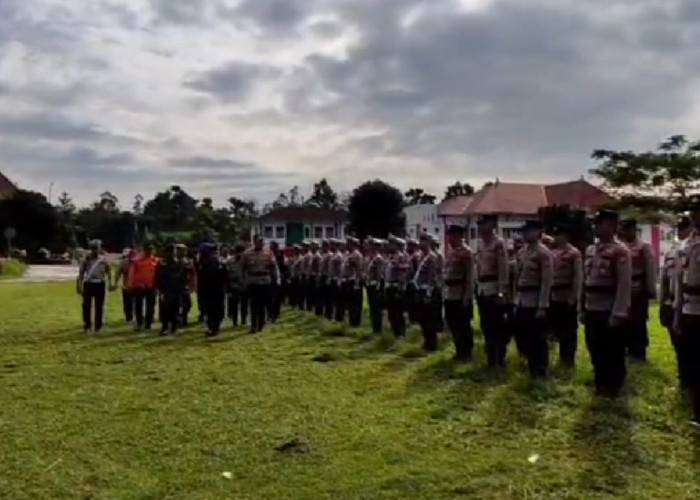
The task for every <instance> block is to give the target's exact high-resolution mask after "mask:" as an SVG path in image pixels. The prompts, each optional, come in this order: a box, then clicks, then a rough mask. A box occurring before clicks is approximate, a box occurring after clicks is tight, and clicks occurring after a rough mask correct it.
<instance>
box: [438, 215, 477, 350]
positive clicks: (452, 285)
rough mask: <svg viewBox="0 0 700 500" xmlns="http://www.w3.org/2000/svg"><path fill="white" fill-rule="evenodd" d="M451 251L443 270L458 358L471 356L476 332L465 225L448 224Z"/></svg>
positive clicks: (447, 310)
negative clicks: (473, 326)
mask: <svg viewBox="0 0 700 500" xmlns="http://www.w3.org/2000/svg"><path fill="white" fill-rule="evenodd" d="M447 241H448V245H449V248H448V253H447V259H446V261H445V270H444V280H443V281H444V300H445V322H446V323H447V326H448V328H449V329H450V332H451V333H452V339H453V341H454V344H455V351H456V352H455V357H454V359H455V361H458V362H467V361H470V360H471V358H472V351H473V349H474V332H473V331H472V317H473V314H474V306H473V300H474V255H473V253H472V250H471V248H469V246H468V245H467V244H466V243H465V242H464V228H463V227H462V226H458V225H451V226H449V227H448V228H447Z"/></svg>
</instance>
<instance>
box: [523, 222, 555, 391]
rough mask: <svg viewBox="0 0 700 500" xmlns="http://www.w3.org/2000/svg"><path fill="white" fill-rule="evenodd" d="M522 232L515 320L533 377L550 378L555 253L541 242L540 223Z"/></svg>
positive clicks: (530, 225) (526, 227)
mask: <svg viewBox="0 0 700 500" xmlns="http://www.w3.org/2000/svg"><path fill="white" fill-rule="evenodd" d="M522 231H523V236H524V239H525V247H523V248H522V249H521V250H520V252H518V267H517V271H516V272H517V278H516V280H517V281H516V283H517V295H516V298H515V307H516V312H515V317H516V322H517V325H518V334H519V335H521V336H522V337H521V339H522V340H521V342H522V345H523V346H524V347H525V355H526V356H527V361H528V368H529V370H530V376H532V377H546V376H547V369H548V367H549V344H548V342H547V328H546V318H547V311H548V309H549V296H550V293H551V290H552V279H553V277H554V269H553V264H552V254H551V252H550V251H549V249H548V248H547V247H546V246H544V244H543V243H542V242H541V240H540V236H541V235H542V224H541V223H540V221H538V220H529V221H527V222H526V223H525V225H524V226H523V228H522Z"/></svg>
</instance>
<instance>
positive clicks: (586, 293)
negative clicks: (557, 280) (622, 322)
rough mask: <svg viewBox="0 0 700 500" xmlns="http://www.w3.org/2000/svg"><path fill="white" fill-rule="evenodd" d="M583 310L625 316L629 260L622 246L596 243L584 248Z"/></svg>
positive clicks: (629, 295) (628, 297)
mask: <svg viewBox="0 0 700 500" xmlns="http://www.w3.org/2000/svg"><path fill="white" fill-rule="evenodd" d="M583 270H584V271H583V283H584V290H583V300H582V305H583V310H584V311H592V312H609V313H611V314H612V315H613V316H617V317H621V318H626V317H628V316H629V312H630V306H631V300H632V259H631V257H630V252H629V249H628V248H627V246H626V245H625V244H624V243H621V242H619V241H617V240H613V241H612V242H610V243H600V242H599V243H596V244H594V245H590V246H589V247H588V248H587V249H586V261H585V263H584V267H583Z"/></svg>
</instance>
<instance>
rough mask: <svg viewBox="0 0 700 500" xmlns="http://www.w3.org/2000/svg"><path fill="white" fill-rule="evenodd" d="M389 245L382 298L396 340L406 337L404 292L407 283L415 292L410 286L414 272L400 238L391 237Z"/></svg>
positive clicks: (413, 286)
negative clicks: (383, 297)
mask: <svg viewBox="0 0 700 500" xmlns="http://www.w3.org/2000/svg"><path fill="white" fill-rule="evenodd" d="M389 245H390V249H389V253H388V258H387V265H386V275H385V278H384V282H385V287H384V290H385V291H384V296H385V300H386V309H387V316H388V319H389V325H390V326H391V331H392V332H393V333H394V336H395V337H397V338H398V337H405V336H406V315H405V312H406V307H407V301H408V297H407V294H406V292H407V290H408V285H409V282H410V283H411V289H412V290H414V291H415V285H413V284H412V281H413V277H414V276H415V272H413V271H412V268H411V262H410V258H409V256H408V254H406V253H405V252H404V245H405V242H404V241H403V240H402V239H401V238H397V237H395V236H391V237H390V238H389ZM413 298H414V297H412V299H413Z"/></svg>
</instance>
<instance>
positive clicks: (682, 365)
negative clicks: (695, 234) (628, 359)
mask: <svg viewBox="0 0 700 500" xmlns="http://www.w3.org/2000/svg"><path fill="white" fill-rule="evenodd" d="M692 230H693V225H692V223H691V220H690V217H689V216H688V215H682V216H680V217H679V218H678V221H677V222H676V236H677V238H676V241H675V242H674V244H673V246H672V248H671V249H670V250H669V251H668V252H666V255H665V256H664V262H663V267H662V271H661V287H660V289H661V296H660V302H661V307H660V308H659V319H660V321H661V324H662V325H663V326H664V327H665V328H667V329H668V332H669V335H670V337H671V343H672V344H673V348H674V349H675V351H676V360H677V366H678V381H679V383H680V385H681V387H683V388H688V387H689V386H690V377H689V375H688V363H687V362H686V361H685V358H684V357H685V356H687V350H686V349H682V343H681V344H679V342H678V341H677V340H678V336H677V335H676V334H675V332H674V331H673V317H674V314H673V303H674V299H675V297H676V275H677V274H676V271H677V269H676V268H677V264H678V259H679V258H680V255H681V254H682V251H683V249H684V248H685V245H686V243H687V241H688V238H689V236H690V235H691V233H692Z"/></svg>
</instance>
